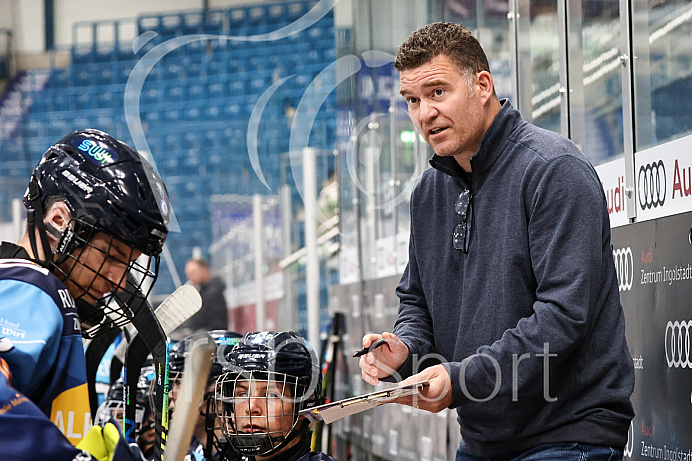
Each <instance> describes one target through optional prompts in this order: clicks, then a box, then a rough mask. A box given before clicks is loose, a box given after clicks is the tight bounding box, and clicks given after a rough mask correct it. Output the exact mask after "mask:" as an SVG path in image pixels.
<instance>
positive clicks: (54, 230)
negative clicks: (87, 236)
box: [43, 201, 72, 240]
mask: <svg viewBox="0 0 692 461" xmlns="http://www.w3.org/2000/svg"><path fill="white" fill-rule="evenodd" d="M71 219H72V212H71V211H70V207H69V206H68V205H67V203H66V202H62V201H59V202H55V203H53V204H52V205H51V206H50V207H49V208H48V210H46V215H45V217H44V220H43V222H44V223H45V224H46V231H47V232H48V233H49V234H50V235H51V236H52V237H53V238H55V239H56V240H60V238H61V237H62V234H63V232H65V229H67V226H68V225H69V224H70V220H71Z"/></svg>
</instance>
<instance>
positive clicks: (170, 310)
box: [113, 285, 202, 363]
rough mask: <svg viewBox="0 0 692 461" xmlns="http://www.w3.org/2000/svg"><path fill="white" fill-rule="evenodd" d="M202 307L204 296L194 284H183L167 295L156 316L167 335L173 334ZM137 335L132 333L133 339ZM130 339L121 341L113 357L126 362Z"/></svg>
mask: <svg viewBox="0 0 692 461" xmlns="http://www.w3.org/2000/svg"><path fill="white" fill-rule="evenodd" d="M201 308H202V297H201V296H200V294H199V292H198V291H197V289H196V288H195V287H193V286H192V285H182V286H181V287H179V288H178V289H177V290H175V291H174V292H173V294H171V295H170V296H169V297H167V298H166V299H165V300H164V301H163V302H162V303H161V304H159V306H158V307H157V308H156V309H155V310H154V314H156V318H157V319H158V320H159V323H160V324H161V327H162V328H163V331H164V333H165V334H166V336H168V335H169V334H171V332H172V331H173V330H175V329H176V328H178V327H179V326H180V325H182V323H183V322H184V321H185V320H187V319H189V318H190V317H192V316H193V315H195V314H196V313H197V312H199V310H200V309H201ZM135 336H137V332H135V333H134V335H132V339H131V340H130V342H132V340H134V338H135ZM128 344H129V343H128V341H123V342H121V343H120V344H119V345H118V347H117V348H116V349H115V352H114V353H113V357H115V358H117V359H118V360H120V362H121V363H124V362H125V350H126V349H127V346H128Z"/></svg>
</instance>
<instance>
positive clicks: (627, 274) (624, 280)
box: [613, 247, 634, 291]
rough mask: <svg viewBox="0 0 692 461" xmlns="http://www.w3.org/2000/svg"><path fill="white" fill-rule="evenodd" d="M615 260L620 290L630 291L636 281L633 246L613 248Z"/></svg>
mask: <svg viewBox="0 0 692 461" xmlns="http://www.w3.org/2000/svg"><path fill="white" fill-rule="evenodd" d="M613 260H614V261H615V272H617V275H618V290H619V291H629V290H631V289H632V282H634V257H633V256H632V248H630V247H627V248H622V249H618V250H613Z"/></svg>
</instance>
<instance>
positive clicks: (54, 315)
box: [0, 243, 91, 444]
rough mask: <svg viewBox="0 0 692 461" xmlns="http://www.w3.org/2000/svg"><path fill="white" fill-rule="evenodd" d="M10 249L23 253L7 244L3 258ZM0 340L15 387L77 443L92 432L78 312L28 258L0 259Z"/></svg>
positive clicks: (51, 277) (55, 280)
mask: <svg viewBox="0 0 692 461" xmlns="http://www.w3.org/2000/svg"><path fill="white" fill-rule="evenodd" d="M8 246H10V247H12V249H13V250H14V253H15V254H21V252H20V251H17V250H16V249H17V248H19V247H16V246H14V245H12V244H8V243H3V244H2V246H1V247H0V250H2V251H1V253H0V254H3V255H6V254H7V249H8ZM0 338H6V339H5V340H4V341H5V347H2V348H0V358H2V359H4V360H5V361H6V362H7V364H8V366H9V369H10V370H11V372H12V376H13V378H12V379H13V381H12V384H13V387H14V388H15V389H17V390H18V391H19V392H21V393H22V394H23V395H25V396H26V397H28V398H29V399H30V400H31V401H32V402H33V403H35V404H36V406H37V407H38V408H39V409H40V410H41V411H42V412H43V413H44V414H45V415H46V416H47V417H49V418H50V420H51V421H52V422H53V423H54V424H55V425H56V426H57V427H58V428H59V429H60V431H61V432H62V433H63V434H65V436H66V437H67V438H68V440H70V442H71V443H72V444H77V443H78V442H79V441H80V440H81V439H82V437H83V436H84V435H85V434H86V433H87V431H88V430H89V428H90V427H91V412H90V407H89V395H88V389H87V384H86V362H85V358H84V347H83V345H82V335H81V330H80V325H79V317H78V314H77V308H76V306H75V302H74V299H73V298H72V296H71V295H70V293H69V292H68V290H67V288H65V286H64V285H63V283H62V282H60V281H59V280H58V278H57V277H55V276H54V275H53V274H52V273H51V272H50V271H48V270H47V269H46V268H44V267H41V266H40V265H38V264H35V263H33V262H31V261H29V260H28V259H22V258H8V259H0ZM1 416H2V415H0V417H1Z"/></svg>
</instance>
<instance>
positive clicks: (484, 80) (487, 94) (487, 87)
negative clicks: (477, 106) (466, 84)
mask: <svg viewBox="0 0 692 461" xmlns="http://www.w3.org/2000/svg"><path fill="white" fill-rule="evenodd" d="M476 78H477V80H478V87H479V89H480V96H481V98H482V99H483V100H484V101H485V100H488V99H490V98H492V97H493V94H494V89H495V83H494V82H493V76H492V75H491V74H490V72H488V71H486V70H482V71H480V72H478V74H477V75H476Z"/></svg>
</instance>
